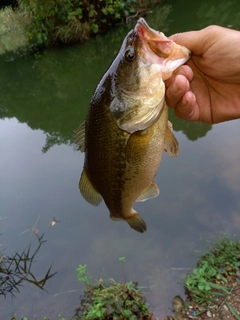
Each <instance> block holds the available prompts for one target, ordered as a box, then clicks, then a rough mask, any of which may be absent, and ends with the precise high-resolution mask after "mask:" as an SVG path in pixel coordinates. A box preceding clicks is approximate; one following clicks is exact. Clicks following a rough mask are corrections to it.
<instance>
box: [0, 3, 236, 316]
mask: <svg viewBox="0 0 240 320" xmlns="http://www.w3.org/2000/svg"><path fill="white" fill-rule="evenodd" d="M239 7H240V4H239V3H238V2H237V1H228V2H226V1H213V0H212V1H208V2H207V3H205V2H204V3H203V2H193V1H192V2H191V3H189V1H181V2H179V1H165V2H164V3H163V4H162V5H161V6H159V8H157V9H156V10H155V11H154V12H153V13H152V14H151V15H149V16H148V17H147V18H146V20H147V21H148V22H149V24H150V25H151V26H152V27H154V28H155V29H159V30H162V31H163V32H165V33H166V35H170V34H172V33H174V32H179V31H185V30H193V29H199V28H202V27H204V26H206V25H209V24H220V25H222V26H228V25H231V26H233V27H234V28H235V29H238V28H239V26H240V25H239V21H240V19H239V13H238V12H240V10H239V9H240V8H239ZM133 23H135V22H133ZM129 28H130V27H129V26H120V27H119V28H116V29H113V30H112V31H111V32H109V33H108V34H106V35H104V36H98V37H96V39H94V40H91V41H89V42H88V43H87V44H85V45H79V46H75V47H71V48H65V49H54V50H50V51H48V52H46V53H45V54H44V55H43V56H42V57H41V58H40V59H35V58H28V59H26V58H19V57H16V56H15V55H14V54H13V53H7V54H5V55H2V56H0V88H1V90H0V119H1V120H0V137H1V140H0V152H1V156H0V168H1V175H0V190H1V193H0V204H1V209H0V216H1V221H0V223H1V242H0V243H1V251H2V252H3V250H4V248H6V250H5V251H4V254H8V255H10V254H11V253H12V254H13V253H14V252H15V251H18V252H19V253H20V252H22V251H23V250H24V249H25V248H27V246H28V245H29V243H32V246H33V248H35V247H36V244H37V241H36V236H35V235H34V233H33V232H32V228H34V229H37V230H38V232H39V233H38V234H42V233H44V239H45V240H47V242H46V243H45V244H44V246H43V247H42V248H41V249H40V251H39V252H38V254H37V256H36V261H35V263H34V265H33V270H32V271H33V272H34V275H35V276H36V277H37V278H39V279H40V278H41V277H43V276H44V274H45V272H46V271H47V269H48V267H49V266H50V265H51V264H52V271H53V272H56V271H57V274H56V275H55V276H54V277H53V278H51V279H50V280H49V281H48V282H47V283H46V286H45V289H46V290H47V292H45V291H41V290H40V289H38V288H36V287H35V286H33V285H31V284H28V283H26V284H25V285H24V287H20V288H19V289H20V293H19V294H16V298H14V299H13V300H12V299H11V297H10V296H8V297H7V298H6V299H4V298H1V302H0V320H1V319H10V318H11V314H12V313H17V315H18V317H19V318H21V317H22V316H27V317H29V318H30V319H41V318H42V317H43V316H45V315H46V316H49V317H51V319H58V314H59V313H61V314H62V316H65V317H70V316H71V315H73V314H74V308H75V307H77V306H78V305H79V295H80V294H81V293H82V290H83V286H82V285H81V284H80V283H78V281H77V278H76V275H75V269H76V267H77V266H78V264H79V263H81V264H87V266H88V274H90V275H92V276H93V278H95V279H97V278H99V277H113V278H114V279H115V280H117V281H124V278H125V277H126V278H127V280H135V281H138V282H139V284H140V285H141V286H144V287H145V288H144V292H145V294H146V297H147V299H148V302H149V304H150V308H151V310H152V311H153V312H154V314H155V316H157V317H159V319H162V318H164V316H165V315H166V313H167V312H169V308H171V301H172V299H173V297H174V296H175V295H176V294H180V295H182V296H183V293H184V291H183V285H182V276H183V274H185V273H187V272H190V271H191V269H192V268H193V267H195V266H196V261H197V252H198V251H199V250H201V249H205V248H206V247H207V243H206V242H205V241H202V240H201V239H202V238H203V239H207V240H210V241H211V240H212V239H215V237H217V236H219V235H221V234H222V233H225V232H226V233H228V234H233V233H236V234H238V233H239V229H240V200H239V188H240V174H239V172H240V162H239V159H240V142H239V136H240V125H239V121H240V120H235V121H231V122H227V123H222V124H218V125H214V126H210V125H206V124H202V123H189V122H186V121H183V120H179V119H178V118H176V117H175V115H174V114H172V113H170V120H171V121H172V122H173V125H174V130H175V135H176V137H177V139H178V140H179V143H180V156H179V157H178V158H176V159H172V158H170V157H169V156H168V155H167V154H164V157H163V160H162V163H161V166H160V170H159V173H158V175H157V177H156V179H155V181H156V183H157V184H158V186H159V188H160V190H161V192H160V195H159V196H158V197H157V198H155V199H152V200H149V201H147V202H144V203H137V204H136V205H135V206H134V207H135V209H136V210H137V211H139V212H140V213H141V215H142V217H143V218H144V220H145V221H146V223H147V226H148V231H147V232H146V233H144V234H139V233H137V232H135V231H133V230H132V229H130V228H129V226H128V225H127V224H126V223H124V222H122V223H121V222H118V223H117V222H112V221H111V220H110V219H109V217H108V210H107V209H106V207H105V205H104V204H101V205H100V206H99V207H97V208H95V207H93V206H91V205H90V204H88V203H87V202H86V201H85V200H84V199H83V198H82V197H81V195H80V193H79V190H78V180H79V176H80V173H81V171H82V166H83V154H81V153H80V152H78V151H76V147H75V146H74V144H73V141H72V134H73V130H74V129H75V128H76V127H78V125H79V124H80V123H81V122H82V121H83V120H84V118H85V116H86V111H87V106H88V103H89V100H90V97H91V95H92V93H93V91H94V88H95V86H96V85H97V83H98V81H99V80H100V78H101V76H102V75H103V73H104V72H105V70H106V69H107V68H108V66H109V64H110V62H111V61H112V59H113V58H114V56H115V54H116V52H117V50H118V48H119V45H120V44H121V41H122V39H123V38H124V36H125V34H126V33H127V31H128V30H129ZM54 218H55V219H57V220H58V221H60V222H57V223H56V224H55V226H54V227H52V226H51V221H52V220H53V219H54ZM119 257H125V258H126V261H127V262H126V264H125V271H124V272H123V271H122V265H121V263H120V262H119V261H118V258H119ZM34 317H35V318H34Z"/></svg>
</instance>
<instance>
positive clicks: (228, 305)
mask: <svg viewBox="0 0 240 320" xmlns="http://www.w3.org/2000/svg"><path fill="white" fill-rule="evenodd" d="M226 305H227V307H228V309H229V311H230V312H231V313H232V314H233V315H234V316H235V317H236V318H237V320H240V316H239V314H238V313H237V311H236V310H235V309H234V308H233V307H232V306H231V305H230V304H229V303H228V302H226Z"/></svg>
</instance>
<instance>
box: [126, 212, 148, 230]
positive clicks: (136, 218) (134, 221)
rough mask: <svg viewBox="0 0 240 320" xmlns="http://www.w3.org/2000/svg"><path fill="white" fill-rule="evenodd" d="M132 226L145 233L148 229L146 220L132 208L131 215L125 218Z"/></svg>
mask: <svg viewBox="0 0 240 320" xmlns="http://www.w3.org/2000/svg"><path fill="white" fill-rule="evenodd" d="M124 221H126V222H127V223H128V224H129V225H130V227H131V228H132V229H134V230H136V231H138V232H141V233H143V232H144V231H147V225H146V223H145V221H144V220H143V219H142V217H141V216H140V214H139V213H137V212H136V211H135V210H133V209H132V212H131V215H130V216H129V217H128V218H124Z"/></svg>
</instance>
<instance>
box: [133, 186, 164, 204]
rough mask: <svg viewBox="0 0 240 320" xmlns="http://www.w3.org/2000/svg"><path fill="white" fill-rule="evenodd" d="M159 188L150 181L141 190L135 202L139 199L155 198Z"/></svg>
mask: <svg viewBox="0 0 240 320" xmlns="http://www.w3.org/2000/svg"><path fill="white" fill-rule="evenodd" d="M159 192H160V191H159V189H158V186H157V185H156V183H155V182H154V181H152V182H151V183H150V185H149V186H148V187H147V188H146V189H144V190H143V192H142V193H141V194H140V196H139V197H138V198H137V200H136V202H139V201H146V200H148V199H151V198H155V197H157V196H158V195H159Z"/></svg>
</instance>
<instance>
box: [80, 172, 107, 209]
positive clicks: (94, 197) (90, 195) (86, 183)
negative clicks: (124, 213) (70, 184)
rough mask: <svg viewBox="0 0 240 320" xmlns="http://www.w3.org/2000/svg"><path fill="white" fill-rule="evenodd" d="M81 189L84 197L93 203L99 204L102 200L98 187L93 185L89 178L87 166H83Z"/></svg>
mask: <svg viewBox="0 0 240 320" xmlns="http://www.w3.org/2000/svg"><path fill="white" fill-rule="evenodd" d="M79 189H80V192H81V194H82V196H83V198H84V199H85V200H86V201H87V202H89V203H91V204H93V205H94V206H98V205H99V203H100V202H101V201H102V196H101V195H100V193H99V192H98V191H97V189H96V188H95V187H94V186H93V184H92V182H91V180H90V178H89V175H88V172H87V169H86V168H85V167H84V168H83V171H82V174H81V178H80V181H79Z"/></svg>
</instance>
